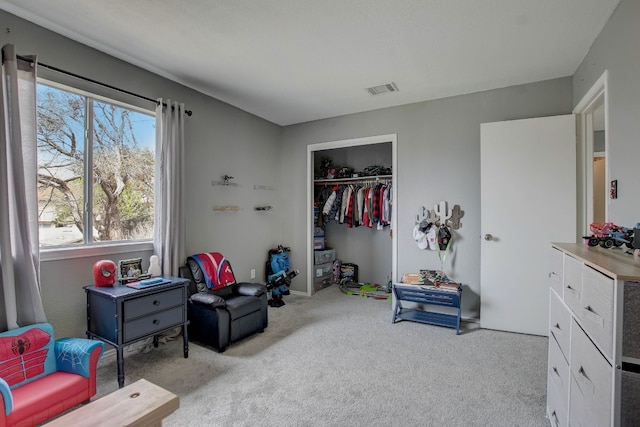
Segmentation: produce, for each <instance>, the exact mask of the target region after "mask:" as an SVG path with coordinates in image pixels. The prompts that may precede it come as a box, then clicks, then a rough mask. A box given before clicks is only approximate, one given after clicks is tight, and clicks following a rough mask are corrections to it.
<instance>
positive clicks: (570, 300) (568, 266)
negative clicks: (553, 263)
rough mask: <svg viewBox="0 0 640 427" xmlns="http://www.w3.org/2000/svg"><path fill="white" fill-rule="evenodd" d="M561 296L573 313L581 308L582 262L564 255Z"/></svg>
mask: <svg viewBox="0 0 640 427" xmlns="http://www.w3.org/2000/svg"><path fill="white" fill-rule="evenodd" d="M562 291H563V296H562V298H563V299H564V302H565V303H566V304H567V305H568V306H569V308H570V309H571V311H573V312H574V313H575V312H576V310H580V309H581V308H582V306H581V304H580V295H581V293H582V262H580V261H578V260H577V259H575V258H572V257H570V256H569V255H565V257H564V275H563V287H562Z"/></svg>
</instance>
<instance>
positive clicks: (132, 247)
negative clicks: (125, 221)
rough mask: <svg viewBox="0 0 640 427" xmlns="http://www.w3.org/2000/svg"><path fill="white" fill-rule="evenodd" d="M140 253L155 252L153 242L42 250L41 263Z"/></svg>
mask: <svg viewBox="0 0 640 427" xmlns="http://www.w3.org/2000/svg"><path fill="white" fill-rule="evenodd" d="M139 251H153V242H152V241H151V240H144V241H136V242H118V243H105V244H100V245H92V246H78V247H64V248H41V249H40V262H47V261H59V260H63V259H70V258H89V257H97V256H105V255H113V254H123V253H131V252H139Z"/></svg>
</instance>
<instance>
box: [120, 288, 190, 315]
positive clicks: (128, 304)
mask: <svg viewBox="0 0 640 427" xmlns="http://www.w3.org/2000/svg"><path fill="white" fill-rule="evenodd" d="M177 305H184V290H183V289H182V288H181V289H171V290H169V291H165V292H157V293H155V294H151V295H147V296H144V297H141V298H135V299H131V300H128V301H125V302H124V305H123V312H124V321H125V322H128V321H129V320H132V319H135V318H136V317H141V316H146V315H148V314H151V313H155V312H157V311H162V310H166V309H167V308H170V307H175V306H177Z"/></svg>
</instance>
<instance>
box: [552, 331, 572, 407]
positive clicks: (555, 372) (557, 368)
mask: <svg viewBox="0 0 640 427" xmlns="http://www.w3.org/2000/svg"><path fill="white" fill-rule="evenodd" d="M547 366H548V368H547V385H548V386H547V387H548V388H553V389H554V390H556V391H557V392H558V393H557V394H558V395H557V396H556V398H557V399H558V404H559V405H560V406H561V407H563V408H568V407H569V376H570V372H569V363H568V362H567V361H566V360H565V358H564V356H563V355H562V352H560V348H559V347H558V344H557V343H556V342H555V341H554V340H553V339H551V340H549V359H548V365H547Z"/></svg>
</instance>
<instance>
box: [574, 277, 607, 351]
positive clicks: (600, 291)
mask: <svg viewBox="0 0 640 427" xmlns="http://www.w3.org/2000/svg"><path fill="white" fill-rule="evenodd" d="M576 315H577V316H578V318H579V319H580V320H581V322H582V326H583V328H584V330H585V332H587V334H588V335H589V336H590V337H591V339H592V340H593V341H595V342H596V343H597V344H598V346H600V349H601V350H602V352H603V353H604V355H605V356H607V358H609V359H610V360H611V359H612V354H613V279H612V278H611V277H608V276H605V275H604V274H602V273H600V272H598V271H596V270H594V269H592V268H591V267H588V266H586V265H585V266H584V267H583V269H582V307H581V310H580V311H576Z"/></svg>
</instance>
